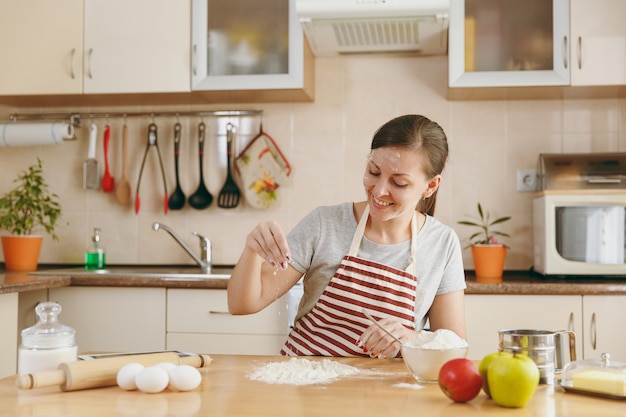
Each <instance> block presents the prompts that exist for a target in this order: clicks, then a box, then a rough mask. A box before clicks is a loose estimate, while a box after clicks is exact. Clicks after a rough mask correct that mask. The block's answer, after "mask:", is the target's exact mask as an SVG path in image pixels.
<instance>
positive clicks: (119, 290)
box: [49, 286, 166, 353]
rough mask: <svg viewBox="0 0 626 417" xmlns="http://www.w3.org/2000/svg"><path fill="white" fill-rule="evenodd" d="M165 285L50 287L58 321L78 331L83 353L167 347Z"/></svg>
mask: <svg viewBox="0 0 626 417" xmlns="http://www.w3.org/2000/svg"><path fill="white" fill-rule="evenodd" d="M165 295H166V289H165V288H143V287H78V286H76V287H63V288H53V289H50V290H49V299H50V301H56V302H57V303H59V304H61V308H62V311H61V314H60V316H59V320H60V321H61V322H62V323H63V324H65V325H67V326H71V327H73V328H74V329H75V330H76V343H77V344H78V351H79V353H80V352H133V351H152V350H163V349H165V299H166V296H165Z"/></svg>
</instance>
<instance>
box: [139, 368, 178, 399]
mask: <svg viewBox="0 0 626 417" xmlns="http://www.w3.org/2000/svg"><path fill="white" fill-rule="evenodd" d="M169 382H170V378H169V375H168V373H167V371H166V370H165V369H163V368H161V367H160V366H148V367H146V368H144V369H143V370H142V371H141V372H139V373H138V374H137V376H136V377H135V384H136V385H137V388H138V389H139V390H140V391H142V392H147V393H150V394H154V393H156V392H161V391H163V390H164V389H165V388H167V385H168V384H169Z"/></svg>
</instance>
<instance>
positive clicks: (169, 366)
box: [154, 362, 176, 372]
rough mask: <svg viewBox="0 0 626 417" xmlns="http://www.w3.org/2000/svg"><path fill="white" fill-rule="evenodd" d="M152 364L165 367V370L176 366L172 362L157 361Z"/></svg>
mask: <svg viewBox="0 0 626 417" xmlns="http://www.w3.org/2000/svg"><path fill="white" fill-rule="evenodd" d="M154 366H158V367H161V368H163V369H165V370H166V371H167V372H169V371H171V370H172V369H174V368H176V365H175V364H173V363H172V362H159V363H157V364H156V365H154Z"/></svg>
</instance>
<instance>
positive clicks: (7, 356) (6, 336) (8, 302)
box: [0, 293, 18, 378]
mask: <svg viewBox="0 0 626 417" xmlns="http://www.w3.org/2000/svg"><path fill="white" fill-rule="evenodd" d="M17 311H18V294H17V293H8V294H0V317H2V319H1V320H0V335H2V337H0V378H4V377H7V376H9V375H14V374H15V372H16V370H17V344H18V337H17V333H18V328H17Z"/></svg>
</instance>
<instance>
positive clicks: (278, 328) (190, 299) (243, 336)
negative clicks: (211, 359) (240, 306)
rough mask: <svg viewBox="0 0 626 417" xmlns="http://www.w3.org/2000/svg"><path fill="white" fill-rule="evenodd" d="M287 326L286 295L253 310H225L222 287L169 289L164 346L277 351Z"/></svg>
mask: <svg viewBox="0 0 626 417" xmlns="http://www.w3.org/2000/svg"><path fill="white" fill-rule="evenodd" d="M288 330H289V319H288V314H287V297H286V296H283V297H281V298H279V299H277V300H276V301H274V303H272V304H271V305H270V306H268V307H266V308H265V309H263V310H262V311H260V312H258V313H256V314H250V315H245V316H234V315H231V314H230V313H229V312H228V302H227V293H226V290H197V289H169V290H168V292H167V349H170V350H182V351H189V352H195V353H207V354H235V355H278V354H280V348H281V347H282V345H283V343H284V342H285V338H286V335H287V332H288Z"/></svg>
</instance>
